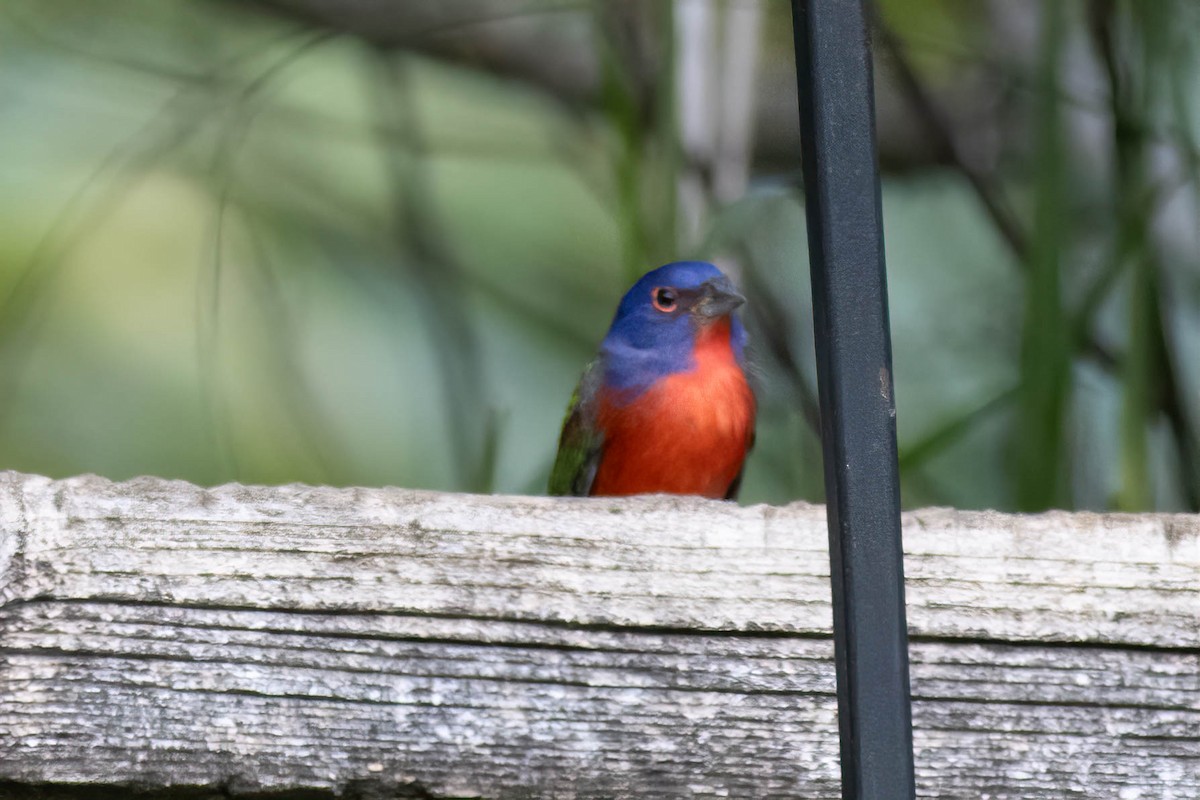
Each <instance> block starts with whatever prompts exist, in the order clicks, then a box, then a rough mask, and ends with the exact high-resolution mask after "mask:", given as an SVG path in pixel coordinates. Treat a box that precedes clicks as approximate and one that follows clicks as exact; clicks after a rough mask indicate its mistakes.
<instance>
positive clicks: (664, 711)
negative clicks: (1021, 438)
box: [0, 473, 1200, 800]
mask: <svg viewBox="0 0 1200 800" xmlns="http://www.w3.org/2000/svg"><path fill="white" fill-rule="evenodd" d="M904 537H905V552H906V571H907V576H908V602H909V614H908V619H909V625H910V630H911V634H912V645H911V659H912V687H913V700H914V705H913V714H914V724H915V747H916V768H917V785H918V794H919V795H920V796H922V797H938V798H964V799H965V798H970V799H971V800H978V798H1031V797H1036V798H1051V797H1053V798H1088V799H1089V800H1097V799H1098V798H1122V799H1124V800H1130V799H1131V798H1147V799H1148V798H1156V800H1157V799H1160V798H1162V799H1170V798H1178V799H1179V800H1183V799H1184V798H1186V799H1187V800H1194V799H1195V798H1197V797H1200V518H1197V517H1191V516H1182V515H1176V516H1172V515H1140V516H1120V515H1094V514H1063V513H1054V514H1044V515H1039V516H1013V515H1003V514H996V513H967V512H958V511H951V510H942V509H934V510H925V511H916V512H912V513H909V514H907V515H906V516H905V522H904ZM829 595H830V590H829V579H828V554H827V552H826V528H825V518H824V510H823V508H821V507H819V506H809V505H803V504H796V505H792V506H787V507H783V508H779V507H766V506H755V507H749V508H741V507H738V506H736V505H732V504H727V503H716V502H709V501H702V500H694V499H680V498H662V497H656V498H635V499H630V500H620V501H615V500H601V499H594V500H588V499H553V500H552V499H546V498H536V497H476V496H466V495H452V494H438V493H434V492H417V491H408V490H401V489H329V488H312V487H307V486H283V487H270V488H264V487H246V486H236V485H231V486H223V487H219V488H216V489H202V488H197V487H195V486H192V485H189V484H186V483H181V482H173V481H165V480H159V479H150V478H143V479H138V480H134V481H130V482H128V483H111V482H109V481H106V480H103V479H100V478H95V477H81V478H72V479H70V480H65V481H51V480H49V479H46V478H42V477H37V476H29V475H20V474H16V473H0V789H3V790H5V791H7V792H8V793H10V794H12V795H13V796H20V792H22V791H26V790H27V791H34V790H33V789H30V788H29V787H33V786H41V787H42V788H41V789H39V790H38V791H43V792H45V791H50V789H47V785H48V786H50V787H61V786H67V785H72V784H79V783H94V784H102V785H105V786H110V787H112V786H132V787H142V788H150V789H155V788H159V789H166V788H179V787H196V788H197V789H200V790H203V789H209V790H212V791H214V792H217V791H219V792H221V793H223V795H224V796H229V795H234V796H237V795H239V794H245V793H253V792H268V791H300V790H320V791H321V792H323V793H324V794H325V795H326V796H328V795H336V794H339V793H345V792H347V791H350V790H353V791H358V789H353V787H360V788H361V787H363V786H370V787H374V789H373V791H376V792H378V793H380V794H381V795H383V796H389V797H390V796H420V797H436V798H443V797H486V798H517V797H549V798H601V797H608V798H611V797H639V798H641V797H644V798H670V797H729V798H759V797H763V798H765V797H771V798H786V797H796V798H834V797H837V796H838V786H837V776H838V769H837V752H838V740H837V726H836V721H835V700H834V679H833V667H832V644H831V639H830V619H831V610H830V606H829ZM53 791H66V790H65V789H53ZM93 791H94V790H93ZM29 796H33V795H29ZM80 796H86V795H80ZM308 796H312V795H308Z"/></svg>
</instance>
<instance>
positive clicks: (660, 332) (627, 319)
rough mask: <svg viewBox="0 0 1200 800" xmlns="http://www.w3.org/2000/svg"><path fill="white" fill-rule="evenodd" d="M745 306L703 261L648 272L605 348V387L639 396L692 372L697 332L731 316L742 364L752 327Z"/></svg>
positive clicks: (622, 308) (624, 301) (628, 296)
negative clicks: (740, 310)
mask: <svg viewBox="0 0 1200 800" xmlns="http://www.w3.org/2000/svg"><path fill="white" fill-rule="evenodd" d="M744 302H745V298H744V297H742V296H741V295H740V294H738V291H737V289H736V288H734V285H733V282H732V281H730V280H729V278H728V277H726V275H725V273H723V272H721V270H719V269H717V268H716V267H714V266H713V265H712V264H706V263H704V262H703V261H676V262H675V263H673V264H667V265H666V266H664V267H659V268H658V269H656V270H652V271H650V272H647V273H646V274H645V275H643V276H642V277H641V279H640V280H639V281H638V282H637V283H635V284H634V285H633V288H632V289H630V290H629V291H628V292H626V293H625V296H624V297H623V298H621V304H620V305H619V306H617V314H616V317H615V318H614V319H613V323H612V327H610V328H609V329H608V335H607V336H605V337H604V341H603V342H601V344H600V353H601V357H602V359H603V362H604V383H605V385H606V386H609V387H611V388H614V389H617V390H618V391H620V392H621V393H622V394H625V395H626V396H630V397H636V396H637V395H638V394H641V393H642V392H643V391H644V390H646V389H648V388H649V387H650V386H651V385H652V384H654V382H655V381H657V380H658V379H660V378H663V377H666V376H667V375H673V374H675V373H677V372H686V371H688V370H690V369H692V368H693V367H694V365H695V362H694V359H693V356H692V351H693V348H694V346H695V343H696V334H697V333H698V332H699V331H701V330H703V329H704V328H706V327H707V326H709V325H712V324H713V323H715V322H717V321H719V320H722V319H725V318H729V320H730V346H731V347H732V348H733V352H734V354H735V355H736V357H737V359H738V361H739V362H740V361H741V360H742V358H743V351H744V349H745V345H746V329H745V328H744V327H742V323H741V321H740V320H739V319H738V318H737V315H736V314H735V313H734V310H735V309H736V308H737V307H738V306H740V305H741V304H742V303H744Z"/></svg>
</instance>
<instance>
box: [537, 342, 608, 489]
mask: <svg viewBox="0 0 1200 800" xmlns="http://www.w3.org/2000/svg"><path fill="white" fill-rule="evenodd" d="M599 376H600V369H599V367H598V366H597V364H596V362H592V363H591V364H589V365H588V368H587V370H586V371H585V372H584V373H583V377H582V378H580V379H579V385H578V386H576V387H575V393H574V394H573V395H571V404H570V405H569V406H568V407H567V415H566V418H565V419H564V420H563V428H562V436H561V437H560V438H559V440H558V456H557V457H556V458H555V459H554V468H553V469H552V470H550V485H549V492H550V494H554V495H568V494H569V495H577V496H580V497H582V496H585V495H587V494H588V493H589V492H590V491H591V488H592V480H593V479H594V478H595V477H596V467H597V465H599V463H600V451H601V448H602V445H603V443H604V435H603V434H602V433H601V432H600V431H599V430H597V429H596V390H597V388H598V383H599Z"/></svg>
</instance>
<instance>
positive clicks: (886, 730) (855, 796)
mask: <svg viewBox="0 0 1200 800" xmlns="http://www.w3.org/2000/svg"><path fill="white" fill-rule="evenodd" d="M792 23H793V26H794V28H795V35H796V74H797V80H798V83H799V88H800V133H801V138H802V141H803V156H804V195H805V206H806V210H807V214H808V248H809V255H810V263H811V271H812V284H813V324H814V326H815V328H816V346H817V378H818V383H819V390H820V397H821V439H822V442H823V446H824V453H825V496H826V501H827V504H828V514H829V557H830V569H831V574H832V579H833V639H834V655H835V659H836V663H837V687H838V726H839V730H840V733H841V757H842V797H843V798H845V800H898V799H899V798H912V797H914V796H915V793H916V789H915V781H914V777H913V753H912V711H911V706H910V703H909V686H908V634H907V629H906V625H905V618H904V563H903V552H902V549H901V543H900V487H899V475H898V467H897V463H896V410H895V402H894V400H893V397H892V350H891V338H890V333H889V330H888V313H887V286H886V276H885V270H884V258H883V221H882V218H881V210H880V195H879V172H878V166H877V161H876V153H875V102H874V86H873V84H872V79H871V48H870V40H869V33H868V27H867V17H866V13H865V8H864V0H793V2H792Z"/></svg>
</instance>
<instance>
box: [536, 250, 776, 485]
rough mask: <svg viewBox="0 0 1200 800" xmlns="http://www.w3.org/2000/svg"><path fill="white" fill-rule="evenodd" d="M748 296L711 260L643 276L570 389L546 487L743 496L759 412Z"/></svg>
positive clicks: (675, 265) (673, 265)
mask: <svg viewBox="0 0 1200 800" xmlns="http://www.w3.org/2000/svg"><path fill="white" fill-rule="evenodd" d="M744 302H745V298H744V297H743V296H742V295H741V294H739V293H738V291H737V289H736V288H735V287H734V285H733V282H732V281H731V280H730V279H729V277H728V276H726V275H725V273H723V272H721V270H719V269H718V268H717V267H715V266H713V265H712V264H709V263H705V262H702V261H676V262H673V263H670V264H667V265H665V266H662V267H659V268H657V269H654V270H651V271H650V272H647V273H646V274H645V275H643V276H642V277H641V278H640V279H639V280H638V281H637V282H636V283H634V285H633V287H632V288H630V289H629V291H627V292H626V293H625V295H624V297H622V298H621V302H620V304H619V305H618V306H617V311H616V314H615V315H614V317H613V321H612V325H611V327H610V328H609V329H608V333H607V335H606V336H605V337H604V339H603V341H602V342H601V343H600V349H599V353H598V354H597V356H596V358H595V359H594V360H593V361H592V362H591V363H590V364H589V365H588V367H587V368H586V369H585V370H584V373H583V376H582V377H581V378H580V380H579V384H578V386H577V387H576V389H575V392H574V394H573V395H572V397H571V402H570V404H569V406H568V408H567V414H566V418H565V420H564V422H563V427H562V433H561V435H560V437H559V445H558V453H557V456H556V458H555V461H554V467H553V469H552V470H551V474H550V482H549V487H548V488H549V493H550V494H551V495H576V496H616V495H632V494H654V493H664V494H687V495H701V496H704V497H710V498H714V499H725V500H733V499H736V497H737V493H738V490H739V488H740V486H741V480H742V468H743V464H744V462H745V459H746V454H747V452H749V450H750V448H751V447H752V446H753V444H754V422H755V416H756V402H755V397H754V391H753V389H752V388H751V386H750V382H749V381H748V380H747V377H746V339H747V336H746V329H745V327H744V326H743V325H742V322H741V320H740V319H739V318H738V315H737V313H736V311H737V309H738V307H739V306H741V305H742V304H743V303H744Z"/></svg>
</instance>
